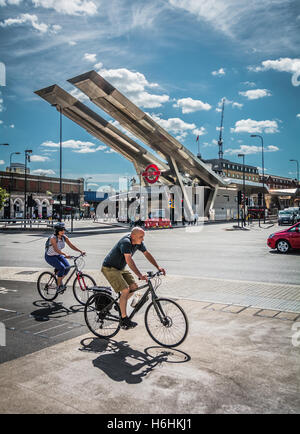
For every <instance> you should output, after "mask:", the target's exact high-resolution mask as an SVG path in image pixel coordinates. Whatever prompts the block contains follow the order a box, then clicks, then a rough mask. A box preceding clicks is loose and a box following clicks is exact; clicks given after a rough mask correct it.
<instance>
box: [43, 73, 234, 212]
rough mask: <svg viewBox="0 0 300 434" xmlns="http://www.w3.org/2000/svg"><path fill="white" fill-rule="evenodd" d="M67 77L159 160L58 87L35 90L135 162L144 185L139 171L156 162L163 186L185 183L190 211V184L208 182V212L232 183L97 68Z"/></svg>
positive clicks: (182, 185)
mask: <svg viewBox="0 0 300 434" xmlns="http://www.w3.org/2000/svg"><path fill="white" fill-rule="evenodd" d="M68 81H69V82H70V83H71V84H73V85H74V86H76V87H77V88H78V89H80V90H81V91H82V92H83V93H84V94H85V95H87V96H88V97H89V99H90V101H91V102H92V103H94V104H96V105H97V106H98V107H99V108H101V109H102V110H103V111H104V112H106V113H107V114H109V115H110V116H111V117H112V118H114V119H115V120H116V121H118V122H119V124H120V125H121V126H122V127H124V128H125V129H126V130H127V131H129V132H131V133H132V134H133V135H134V136H135V137H137V138H138V139H139V140H140V141H142V142H143V143H144V144H145V145H147V146H148V147H149V148H151V149H152V150H153V151H155V152H156V153H157V155H158V157H159V158H158V157H156V156H155V155H153V154H152V152H149V151H147V150H146V149H145V148H144V147H143V146H141V145H140V144H139V143H137V142H136V141H134V140H133V139H132V138H131V137H129V136H128V135H127V134H124V133H123V132H122V131H120V130H119V129H118V128H116V127H115V126H114V125H112V123H111V122H109V121H107V120H105V119H104V118H102V117H101V116H100V115H98V114H97V113H95V112H94V111H93V110H91V109H90V108H89V107H87V106H86V105H85V104H83V103H82V102H81V101H79V100H78V99H77V98H75V97H74V96H72V95H71V94H69V93H68V92H66V91H65V90H64V89H62V88H61V87H59V86H58V85H56V84H55V85H52V86H49V87H46V88H44V89H40V90H37V91H35V93H36V94H37V95H39V96H40V97H41V98H43V99H44V100H46V101H47V102H48V103H49V104H51V105H52V106H55V107H56V109H57V110H58V111H59V112H61V113H62V114H63V115H65V116H67V117H68V118H69V119H71V120H72V121H74V122H75V123H77V124H78V125H80V126H81V127H82V128H84V129H85V130H86V131H87V132H88V133H90V134H91V135H93V136H94V137H96V138H97V139H98V140H100V141H101V142H103V143H104V144H105V145H107V146H109V147H111V148H112V149H113V150H115V151H116V152H118V153H120V154H121V155H123V156H124V157H125V158H127V159H128V160H129V161H131V162H132V163H133V165H134V167H135V170H136V172H137V174H138V175H139V177H140V180H141V184H142V183H143V185H144V186H145V185H146V186H147V185H150V184H147V181H145V179H143V178H142V176H141V174H142V173H143V172H144V170H145V168H146V167H147V166H149V165H156V166H157V167H158V168H159V171H160V173H161V174H160V182H161V184H163V185H179V186H180V187H181V189H182V192H183V195H184V197H185V199H186V202H187V205H188V209H189V212H190V213H191V214H192V213H193V211H192V204H191V203H190V201H189V199H188V195H187V192H186V186H187V185H192V186H197V185H199V186H204V187H205V191H206V194H205V215H208V211H209V208H210V207H211V206H213V202H214V199H215V197H216V193H217V191H218V189H219V188H221V189H223V188H224V189H226V188H227V187H228V186H229V184H230V183H229V182H228V181H226V180H224V178H222V177H221V176H219V175H218V174H216V173H215V172H214V171H213V170H212V169H211V167H210V166H209V165H207V164H205V163H204V162H203V161H202V160H200V159H199V158H197V157H195V156H194V155H193V154H192V152H190V151H189V150H188V149H187V148H186V147H184V146H183V145H182V144H181V143H180V142H179V141H178V140H176V139H175V138H174V137H172V136H171V135H170V134H169V133H168V132H167V131H166V130H164V129H163V128H162V127H161V126H160V125H159V124H158V123H157V122H155V121H154V120H153V119H152V118H151V117H150V116H149V115H147V114H146V113H144V112H143V111H142V110H141V109H140V108H138V107H137V106H136V105H135V104H134V103H133V102H132V101H130V100H129V99H128V98H126V97H125V96H124V95H123V94H122V93H121V92H119V91H118V90H117V89H116V88H115V87H113V86H112V85H111V84H110V83H109V82H107V81H106V80H105V79H104V78H103V77H101V75H99V74H98V73H97V72H96V71H89V72H86V73H84V74H81V75H78V76H76V77H74V78H71V79H69V80H68ZM162 159H163V160H164V161H163V160H162Z"/></svg>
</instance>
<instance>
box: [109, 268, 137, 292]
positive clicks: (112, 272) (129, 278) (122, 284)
mask: <svg viewBox="0 0 300 434" xmlns="http://www.w3.org/2000/svg"><path fill="white" fill-rule="evenodd" d="M101 271H102V273H103V274H104V276H105V277H106V279H107V280H108V282H109V283H110V284H111V286H112V288H113V289H114V291H115V292H120V291H123V289H126V288H129V286H130V285H132V284H133V283H135V280H134V277H133V275H132V274H131V273H130V271H129V270H125V268H123V270H118V269H117V268H114V267H104V266H103V267H102V268H101Z"/></svg>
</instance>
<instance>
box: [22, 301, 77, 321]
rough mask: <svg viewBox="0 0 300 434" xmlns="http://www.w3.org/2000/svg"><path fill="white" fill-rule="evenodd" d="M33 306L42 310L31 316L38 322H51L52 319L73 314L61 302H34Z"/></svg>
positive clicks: (35, 311) (34, 312)
mask: <svg viewBox="0 0 300 434" xmlns="http://www.w3.org/2000/svg"><path fill="white" fill-rule="evenodd" d="M33 304H34V306H37V307H39V308H40V309H37V310H34V311H33V312H31V314H30V315H31V316H33V317H34V319H35V320H36V321H49V320H50V319H54V318H55V319H57V318H62V317H65V316H67V315H70V314H71V313H73V312H72V311H70V310H69V309H68V308H66V307H64V306H63V304H62V303H61V302H60V303H56V302H55V301H34V302H33Z"/></svg>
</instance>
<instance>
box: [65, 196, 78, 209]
mask: <svg viewBox="0 0 300 434" xmlns="http://www.w3.org/2000/svg"><path fill="white" fill-rule="evenodd" d="M66 205H67V206H75V207H79V194H78V193H67V194H66Z"/></svg>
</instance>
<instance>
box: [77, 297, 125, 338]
mask: <svg viewBox="0 0 300 434" xmlns="http://www.w3.org/2000/svg"><path fill="white" fill-rule="evenodd" d="M101 297H102V298H101ZM103 300H104V302H103ZM84 319H85V322H86V325H87V326H88V328H89V329H90V331H91V332H92V333H93V334H94V335H95V336H98V337H99V338H111V337H113V336H115V335H116V334H117V333H118V331H119V330H120V320H121V311H120V307H119V304H118V303H117V302H116V301H115V300H114V299H113V298H112V297H110V296H109V295H105V296H104V297H103V294H100V293H98V294H93V295H91V296H90V297H89V299H88V301H87V302H86V304H85V307H84Z"/></svg>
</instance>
